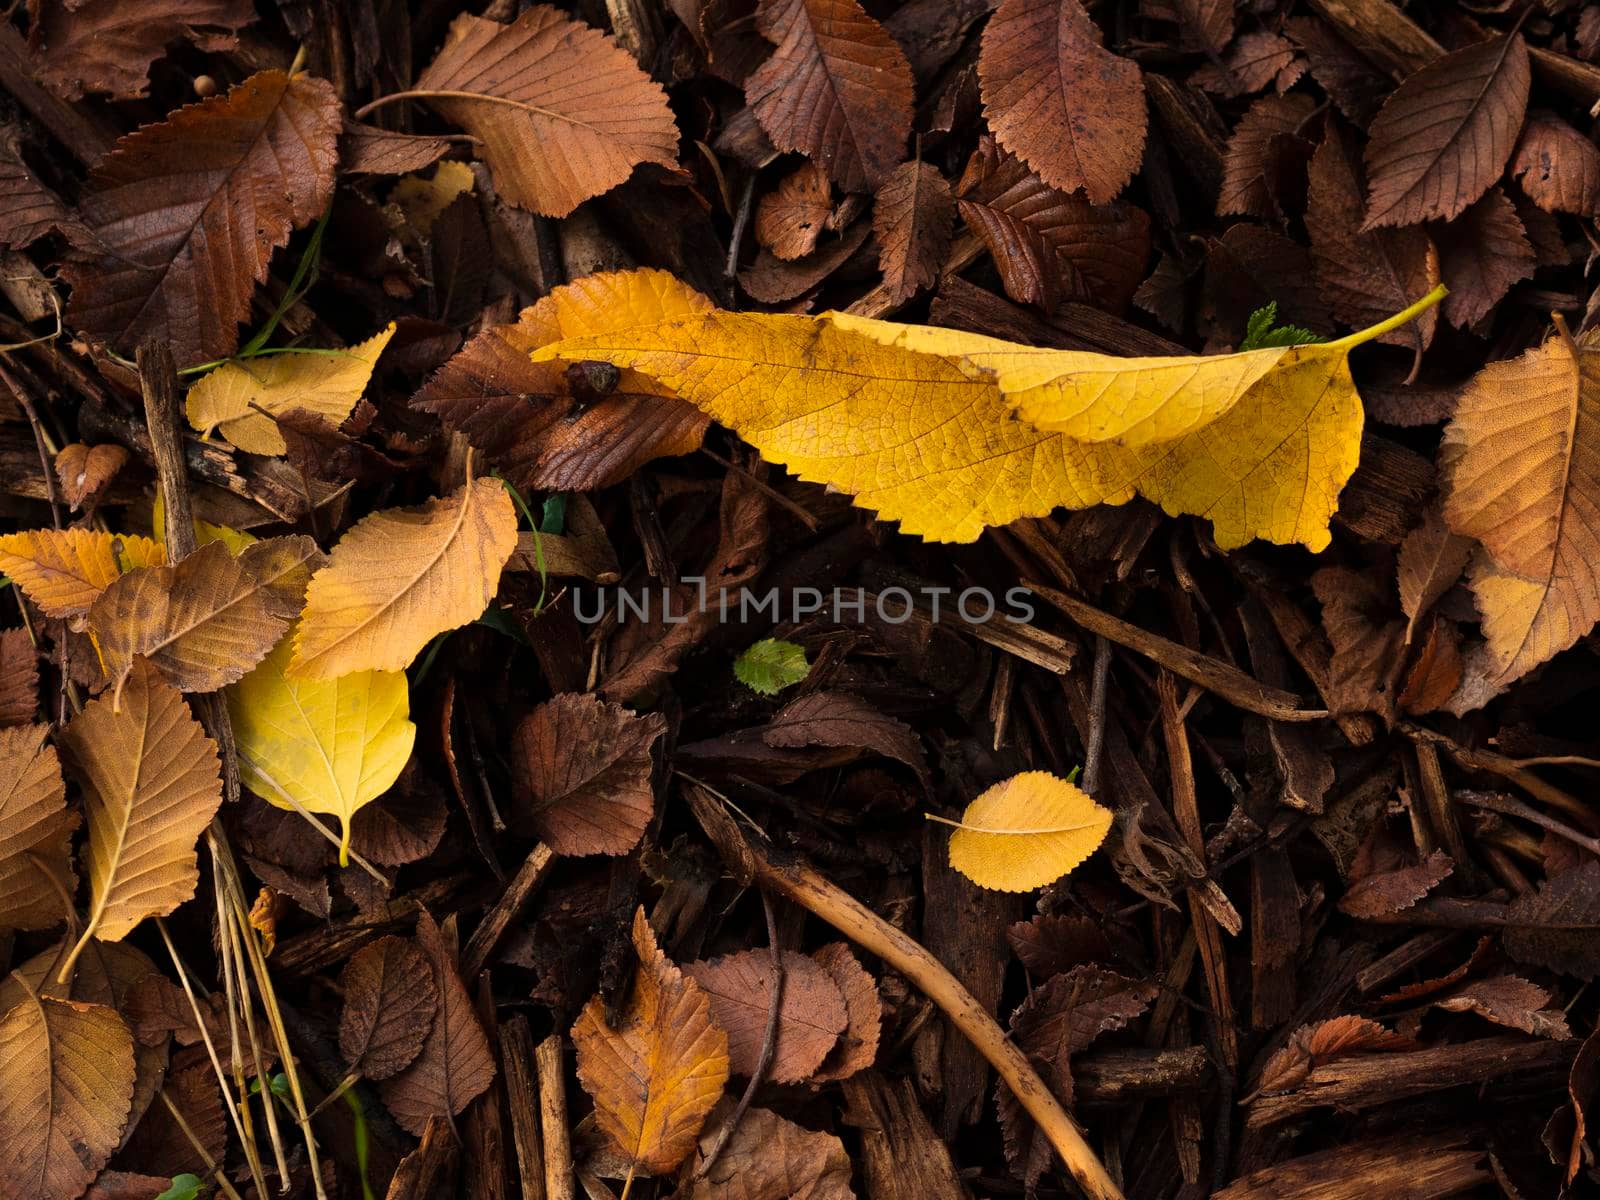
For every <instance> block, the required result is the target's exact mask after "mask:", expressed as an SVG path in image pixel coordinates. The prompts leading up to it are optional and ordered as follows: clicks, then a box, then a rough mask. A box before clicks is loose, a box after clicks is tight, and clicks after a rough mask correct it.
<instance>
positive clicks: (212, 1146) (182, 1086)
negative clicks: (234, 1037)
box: [117, 1048, 251, 1179]
mask: <svg viewBox="0 0 1600 1200" xmlns="http://www.w3.org/2000/svg"><path fill="white" fill-rule="evenodd" d="M246 1054H248V1051H246ZM185 1059H187V1061H184V1060H185ZM245 1061H246V1062H249V1061H251V1060H250V1059H249V1058H246V1059H245ZM161 1094H162V1095H164V1096H165V1097H166V1099H167V1100H170V1101H171V1102H172V1106H173V1108H176V1109H177V1110H178V1112H180V1113H182V1114H183V1120H184V1124H185V1125H187V1126H188V1129H187V1130H185V1129H184V1127H183V1125H179V1124H178V1121H177V1118H176V1117H174V1116H173V1115H172V1110H171V1109H169V1108H168V1107H167V1105H166V1104H165V1103H164V1102H163V1101H162V1099H161V1097H160V1096H158V1097H157V1099H156V1102H155V1103H154V1104H152V1105H151V1106H150V1107H149V1108H147V1109H146V1110H145V1114H144V1118H143V1119H142V1120H141V1121H140V1122H139V1124H138V1127H137V1128H136V1129H134V1131H133V1133H132V1135H131V1136H130V1137H129V1138H128V1144H127V1145H126V1146H124V1147H123V1149H122V1151H121V1153H119V1154H118V1155H117V1162H118V1163H119V1164H123V1163H133V1164H137V1165H138V1166H139V1168H140V1169H141V1170H145V1171H155V1172H157V1173H158V1174H160V1175H164V1176H167V1177H168V1178H169V1179H170V1178H171V1177H172V1176H174V1175H181V1174H184V1173H185V1172H189V1173H193V1174H195V1175H199V1176H201V1177H202V1178H203V1177H205V1176H206V1175H207V1174H208V1172H207V1170H206V1160H205V1158H204V1157H203V1156H202V1155H201V1153H200V1151H199V1150H197V1149H196V1148H195V1144H194V1143H195V1141H198V1142H199V1143H200V1145H201V1146H202V1147H204V1148H205V1153H206V1154H209V1155H210V1156H211V1160H212V1161H213V1162H221V1161H222V1160H223V1159H224V1158H225V1157H226V1156H227V1150H228V1129H229V1124H228V1110H227V1109H226V1108H225V1107H224V1106H223V1099H222V1091H221V1089H219V1088H218V1086H217V1075H216V1071H215V1070H213V1069H212V1066H211V1060H210V1059H209V1058H208V1057H207V1056H206V1052H205V1050H204V1049H200V1048H196V1049H195V1050H193V1051H190V1052H188V1053H186V1054H182V1055H179V1056H178V1057H177V1058H176V1059H175V1060H174V1062H173V1066H172V1070H171V1071H169V1072H168V1073H167V1078H166V1082H164V1083H163V1084H162V1086H161ZM191 1138H192V1139H193V1140H191Z"/></svg>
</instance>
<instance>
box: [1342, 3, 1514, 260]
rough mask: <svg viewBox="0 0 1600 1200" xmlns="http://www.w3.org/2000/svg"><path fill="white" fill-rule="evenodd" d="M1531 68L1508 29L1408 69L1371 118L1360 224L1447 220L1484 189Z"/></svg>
mask: <svg viewBox="0 0 1600 1200" xmlns="http://www.w3.org/2000/svg"><path fill="white" fill-rule="evenodd" d="M1529 70H1530V69H1529V65H1528V47H1527V45H1526V44H1525V43H1524V42H1523V40H1522V35H1521V34H1519V33H1511V34H1508V35H1505V36H1502V37H1497V38H1491V39H1489V40H1488V41H1485V42H1479V43H1478V44H1476V45H1472V46H1468V47H1466V48H1465V49H1463V50H1457V51H1455V52H1454V53H1453V54H1446V55H1445V56H1444V57H1443V58H1439V59H1436V60H1435V61H1433V62H1431V63H1429V64H1428V65H1427V66H1425V67H1423V68H1422V69H1421V70H1419V71H1417V72H1415V73H1414V74H1412V75H1409V76H1407V77H1406V79H1405V81H1404V82H1403V83H1401V85H1400V86H1399V87H1398V88H1397V89H1396V90H1395V92H1394V94H1393V95H1392V96H1390V97H1389V99H1388V100H1387V101H1386V102H1385V103H1384V106H1383V111H1381V112H1380V113H1379V114H1378V115H1377V117H1376V118H1375V119H1374V120H1373V122H1372V128H1371V131H1370V132H1371V135H1372V139H1371V141H1369V142H1368V143H1367V186H1368V189H1369V191H1368V198H1367V212H1366V223H1365V225H1364V226H1363V227H1364V228H1366V229H1375V228H1377V227H1378V226H1380V225H1415V224H1417V223H1418V222H1419V221H1427V220H1433V219H1435V218H1443V219H1446V220H1448V219H1449V218H1451V217H1454V216H1457V215H1458V214H1460V213H1462V212H1464V211H1465V210H1466V208H1467V206H1468V205H1470V204H1471V203H1472V202H1473V201H1474V200H1476V199H1477V198H1478V197H1479V196H1481V195H1483V193H1484V192H1486V191H1488V190H1489V186H1490V185H1491V184H1493V183H1494V181H1495V180H1496V179H1498V178H1499V177H1500V172H1501V171H1503V170H1505V165H1506V162H1507V160H1508V159H1510V157H1511V151H1512V148H1513V147H1514V146H1515V145H1516V141H1517V134H1518V133H1519V132H1520V131H1521V129H1522V118H1523V114H1524V113H1525V112H1526V110H1527V107H1528V85H1529V80H1530V74H1529Z"/></svg>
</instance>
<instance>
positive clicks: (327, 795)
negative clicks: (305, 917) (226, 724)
mask: <svg viewBox="0 0 1600 1200" xmlns="http://www.w3.org/2000/svg"><path fill="white" fill-rule="evenodd" d="M292 641H293V639H292V636H290V635H285V636H284V638H283V640H282V641H280V642H279V643H278V645H277V647H276V649H274V650H273V651H272V653H271V654H269V655H267V657H266V658H265V659H263V660H262V662H261V665H260V666H258V667H256V668H255V670H253V671H251V672H250V673H249V674H248V675H246V676H245V677H244V678H243V679H241V680H239V682H238V683H235V684H233V685H232V686H231V687H229V688H228V691H227V700H228V714H229V716H230V718H231V719H232V722H233V735H234V740H235V741H236V743H237V744H238V751H239V777H240V779H242V780H243V782H244V785H245V786H246V787H248V788H249V789H250V790H251V791H252V792H254V793H255V794H256V795H258V796H260V797H261V798H262V799H263V800H266V801H269V802H270V803H272V804H275V805H277V806H278V807H279V808H290V809H296V810H297V811H298V810H299V809H304V810H306V811H307V812H313V813H327V814H329V815H331V816H336V817H338V818H339V821H340V826H341V839H340V856H341V860H343V859H344V858H345V856H346V855H347V854H348V851H349V845H350V822H351V820H352V818H353V817H354V816H355V814H356V812H357V811H358V810H359V809H360V808H361V807H362V806H363V805H365V804H366V803H367V802H368V801H370V800H373V799H375V798H376V797H378V796H381V795H382V794H383V793H384V792H386V791H388V790H389V787H390V786H391V785H392V784H393V783H394V781H395V780H396V779H397V778H399V776H400V772H401V770H402V769H403V768H404V767H405V765H406V761H407V759H409V758H410V757H411V746H412V743H413V742H414V741H415V740H416V736H417V727H416V726H415V725H413V724H412V723H411V720H410V710H411V702H410V696H409V694H408V692H407V688H406V677H405V675H404V674H402V673H400V672H398V671H353V672H351V673H349V674H347V675H341V676H339V677H338V678H336V679H303V678H299V677H291V676H290V674H289V671H288V666H289V656H290V653H291V646H292Z"/></svg>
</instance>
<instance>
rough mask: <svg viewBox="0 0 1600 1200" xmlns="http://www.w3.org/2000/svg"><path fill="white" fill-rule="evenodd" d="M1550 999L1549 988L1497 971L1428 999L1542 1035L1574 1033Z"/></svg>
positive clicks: (1435, 1004) (1447, 1008) (1451, 1009)
mask: <svg viewBox="0 0 1600 1200" xmlns="http://www.w3.org/2000/svg"><path fill="white" fill-rule="evenodd" d="M1550 999H1551V996H1550V993H1549V992H1548V991H1546V990H1545V989H1544V988H1542V987H1540V986H1539V985H1538V984H1536V983H1534V982H1533V981H1531V980H1528V979H1524V978H1522V977H1521V976H1520V975H1495V976H1493V977H1492V978H1489V979H1475V980H1473V981H1472V982H1471V983H1467V984H1463V985H1462V986H1461V987H1458V988H1456V989H1455V990H1454V991H1452V992H1450V993H1448V994H1447V995H1444V996H1438V997H1435V998H1433V999H1431V1000H1430V1001H1429V1002H1428V1003H1429V1005H1430V1006H1431V1007H1433V1008H1442V1009H1444V1010H1445V1011H1447V1012H1471V1013H1477V1014H1478V1015H1479V1016H1480V1017H1483V1018H1484V1019H1485V1020H1488V1021H1493V1022H1494V1023H1495V1024H1496V1025H1504V1026H1507V1027H1508V1028H1511V1029H1520V1030H1521V1031H1522V1032H1523V1033H1531V1034H1535V1035H1537V1036H1539V1037H1548V1038H1556V1039H1558V1040H1563V1039H1566V1038H1569V1037H1571V1036H1572V1031H1571V1030H1570V1029H1568V1028H1567V1021H1566V1018H1565V1017H1564V1016H1563V1015H1562V1013H1561V1010H1560V1009H1559V1008H1551V1007H1550Z"/></svg>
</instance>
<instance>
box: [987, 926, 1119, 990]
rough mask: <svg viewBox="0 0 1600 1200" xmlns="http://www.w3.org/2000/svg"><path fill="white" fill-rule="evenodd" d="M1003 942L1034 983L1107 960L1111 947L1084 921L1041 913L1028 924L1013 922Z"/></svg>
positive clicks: (1104, 938) (1102, 934) (1104, 937)
mask: <svg viewBox="0 0 1600 1200" xmlns="http://www.w3.org/2000/svg"><path fill="white" fill-rule="evenodd" d="M1006 941H1008V942H1009V943H1011V949H1012V952H1013V953H1015V954H1016V956H1017V957H1018V958H1019V959H1021V960H1022V965H1023V966H1025V967H1027V968H1028V970H1029V971H1030V972H1031V973H1032V974H1033V975H1034V977H1035V978H1038V979H1049V978H1050V976H1052V975H1060V974H1062V973H1063V972H1065V971H1070V970H1072V968H1073V967H1077V966H1082V965H1083V964H1084V963H1091V962H1101V961H1104V960H1105V959H1108V958H1110V956H1111V945H1110V943H1109V942H1108V941H1107V940H1106V935H1105V934H1104V933H1103V932H1101V930H1100V927H1099V926H1098V925H1096V924H1095V923H1094V922H1093V921H1091V920H1089V919H1088V918H1087V917H1071V916H1066V915H1064V914H1061V913H1043V914H1041V915H1039V916H1037V917H1034V918H1033V920H1031V921H1018V922H1016V923H1015V924H1014V925H1012V926H1011V927H1010V928H1008V929H1007V930H1006Z"/></svg>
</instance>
